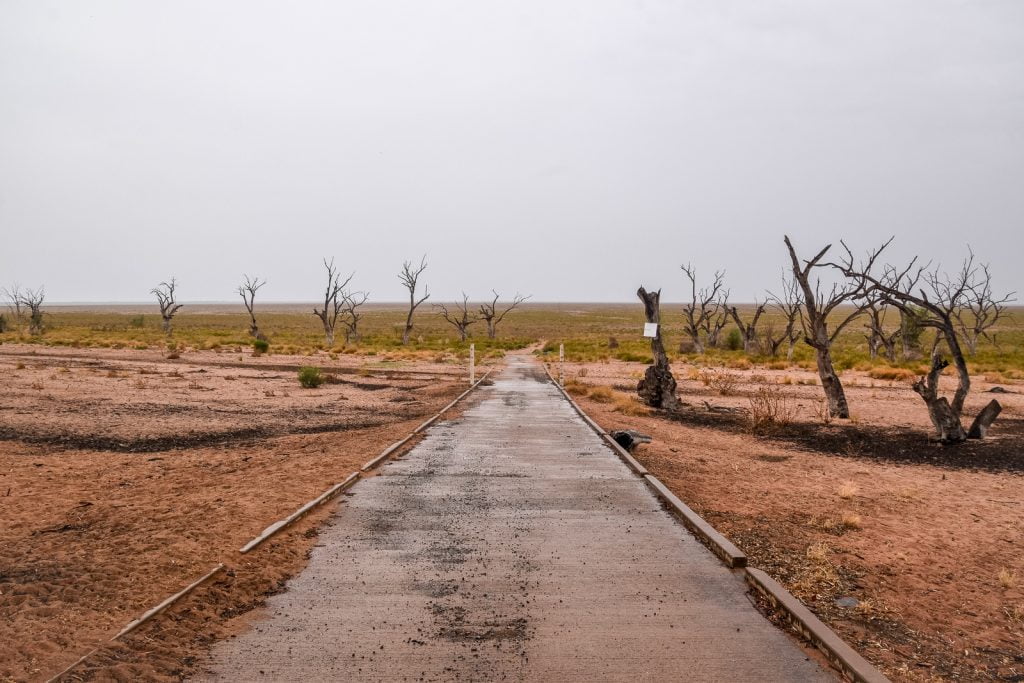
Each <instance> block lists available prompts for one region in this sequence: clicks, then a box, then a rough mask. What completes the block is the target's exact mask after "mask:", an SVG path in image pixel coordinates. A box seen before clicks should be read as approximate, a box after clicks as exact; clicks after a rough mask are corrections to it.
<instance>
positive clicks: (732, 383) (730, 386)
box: [698, 370, 740, 396]
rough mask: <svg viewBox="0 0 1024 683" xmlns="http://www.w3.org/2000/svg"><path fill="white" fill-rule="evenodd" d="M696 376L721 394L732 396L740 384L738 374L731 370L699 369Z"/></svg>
mask: <svg viewBox="0 0 1024 683" xmlns="http://www.w3.org/2000/svg"><path fill="white" fill-rule="evenodd" d="M698 377H699V379H700V381H701V382H702V383H703V384H704V386H706V387H711V388H712V389H714V390H715V391H717V392H718V393H719V394H721V395H722V396H732V395H733V394H735V393H736V388H737V387H738V386H739V384H740V377H739V375H737V374H735V373H732V372H714V371H712V370H701V371H700V374H699V375H698Z"/></svg>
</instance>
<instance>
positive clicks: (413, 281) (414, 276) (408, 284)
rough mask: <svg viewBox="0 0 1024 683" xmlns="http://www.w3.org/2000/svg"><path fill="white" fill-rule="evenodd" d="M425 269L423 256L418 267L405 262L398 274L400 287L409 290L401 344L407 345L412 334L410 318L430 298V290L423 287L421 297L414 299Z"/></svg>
mask: <svg viewBox="0 0 1024 683" xmlns="http://www.w3.org/2000/svg"><path fill="white" fill-rule="evenodd" d="M426 269H427V257H426V256H425V255H424V256H423V258H421V259H420V265H418V266H414V265H413V264H412V261H406V262H405V263H403V264H402V272H400V273H399V274H398V279H399V280H401V281H402V285H403V286H404V287H405V288H406V289H407V290H409V313H408V315H406V316H405V330H404V331H403V332H402V344H403V345H405V344H408V343H409V337H410V335H411V334H412V316H413V314H414V313H415V312H416V309H417V308H419V305H420V304H422V303H423V302H424V301H426V300H427V299H429V298H430V289H429V288H426V287H424V292H423V296H422V297H420V298H419V299H417V298H416V288H417V287H418V286H419V281H420V275H422V274H423V271H424V270H426Z"/></svg>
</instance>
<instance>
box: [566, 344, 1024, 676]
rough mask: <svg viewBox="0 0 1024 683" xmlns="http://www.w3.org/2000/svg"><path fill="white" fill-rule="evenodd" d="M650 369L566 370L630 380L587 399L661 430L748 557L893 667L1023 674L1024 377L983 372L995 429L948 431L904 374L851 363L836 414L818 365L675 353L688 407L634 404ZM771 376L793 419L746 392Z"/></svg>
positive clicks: (684, 494) (645, 450) (686, 481)
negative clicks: (677, 410)
mask: <svg viewBox="0 0 1024 683" xmlns="http://www.w3.org/2000/svg"><path fill="white" fill-rule="evenodd" d="M642 369H643V368H642V366H639V365H637V364H626V363H619V362H611V363H591V364H587V365H582V366H581V365H568V364H567V365H566V367H565V377H566V378H567V379H569V378H574V379H576V381H578V382H581V383H585V384H592V385H605V386H609V387H615V388H616V390H618V391H620V392H621V393H616V394H613V395H612V396H611V397H607V396H601V395H600V394H598V396H597V399H598V400H594V399H592V398H588V397H585V396H578V400H579V402H580V405H581V407H582V408H583V409H584V410H585V411H587V412H588V413H589V414H590V415H592V416H593V417H594V419H595V420H596V421H597V422H599V423H600V424H601V425H602V426H603V427H605V428H606V429H609V430H611V429H624V428H632V429H637V430H638V431H641V432H643V433H646V434H649V435H651V436H652V437H653V439H654V441H653V443H651V444H649V445H644V446H641V447H640V448H639V449H638V450H637V451H636V453H635V455H636V456H637V459H638V460H640V462H642V463H643V464H644V466H646V467H647V468H648V469H649V470H650V471H651V472H652V473H653V474H654V475H655V476H657V477H658V478H660V479H661V480H662V481H664V482H665V483H666V485H668V486H669V487H670V488H672V489H673V490H674V491H675V492H676V493H677V494H678V495H679V496H680V497H681V498H682V499H683V500H685V501H686V502H687V503H688V504H690V505H691V506H692V507H694V508H695V509H696V510H697V511H698V512H699V513H700V514H701V515H703V516H704V517H705V518H706V519H707V520H708V521H710V522H711V523H712V524H714V525H715V526H716V527H717V528H718V529H719V530H720V531H722V532H723V533H724V534H725V535H726V536H728V537H729V538H730V539H731V540H732V541H733V542H735V543H736V544H737V545H738V546H739V547H740V548H742V549H743V550H744V551H745V552H746V553H747V554H748V555H749V559H750V563H751V565H752V566H756V567H760V568H762V569H764V570H765V571H767V572H768V573H769V574H771V575H773V576H774V577H775V578H776V579H779V580H780V581H781V582H782V583H783V584H785V585H786V586H787V587H788V588H789V589H790V590H791V591H792V592H793V593H794V594H796V595H797V596H798V597H799V598H800V599H801V600H803V601H804V602H805V603H806V604H807V605H808V606H809V607H810V608H811V609H812V610H813V611H814V612H815V613H816V614H817V615H818V616H819V617H820V618H822V619H823V620H824V621H825V622H826V623H828V624H829V625H830V626H831V627H832V628H833V629H835V630H836V631H837V632H838V633H839V634H840V636H842V637H843V638H844V639H846V640H847V641H848V642H850V643H851V644H852V645H853V646H854V647H855V648H856V649H857V650H858V651H859V652H861V653H862V654H863V655H864V656H865V657H867V658H868V659H869V660H871V661H872V662H874V663H875V664H877V665H878V666H880V667H881V668H882V669H883V670H884V671H885V672H886V673H887V674H888V675H890V676H891V677H893V678H894V679H896V680H907V681H919V680H929V681H930V680H1016V681H1019V680H1024V554H1022V552H1021V549H1022V548H1024V486H1022V484H1024V477H1022V475H1024V420H1022V416H1024V383H1006V382H1001V384H1002V386H1004V387H1005V388H1006V389H1008V390H1009V391H1011V392H1014V393H1007V394H992V393H987V390H988V389H990V388H991V387H992V386H993V385H992V384H991V383H990V382H986V381H984V379H983V378H980V377H979V378H975V381H974V387H973V392H972V394H971V396H970V398H969V400H968V404H967V410H966V414H967V415H969V416H970V417H973V415H974V414H975V413H976V412H977V410H979V409H980V408H981V406H982V405H984V404H985V403H987V402H988V401H989V400H990V399H992V398H993V397H996V398H998V400H999V401H1000V403H1001V404H1002V405H1003V408H1004V409H1003V414H1002V415H1001V416H1000V418H999V420H998V421H997V422H996V425H995V427H994V428H993V430H992V431H991V433H990V438H989V439H986V440H985V441H983V442H971V443H969V444H967V445H964V446H958V447H943V446H940V445H937V444H933V443H929V440H928V433H929V431H928V430H929V428H930V424H929V422H928V418H927V414H926V412H925V409H924V404H923V403H922V401H921V400H920V398H919V397H918V396H917V395H916V394H914V393H913V391H912V390H911V389H910V386H909V383H907V382H890V381H880V380H872V379H870V378H869V377H867V376H866V375H864V374H863V373H855V372H849V373H845V375H844V381H845V383H846V385H847V388H848V398H849V400H850V405H851V409H852V412H853V416H854V419H853V420H850V421H846V420H837V421H833V422H832V423H831V424H828V425H825V424H823V420H822V419H821V418H820V417H819V415H818V413H819V406H818V403H819V399H820V396H821V389H820V387H818V386H813V385H800V384H796V382H798V381H801V380H803V381H810V380H811V379H812V378H813V377H814V375H813V374H812V373H809V372H805V371H800V370H794V369H791V370H784V371H766V370H761V369H754V370H745V371H736V370H730V371H728V372H732V373H735V374H737V375H739V376H740V379H741V383H740V384H739V385H738V386H737V387H736V388H735V395H731V396H722V395H720V393H719V392H717V391H715V390H714V389H713V388H711V387H708V386H705V384H704V383H703V382H702V381H700V380H699V379H697V372H698V370H697V369H696V368H693V367H690V366H685V365H679V366H676V367H675V368H674V372H675V375H676V377H677V379H679V380H680V382H679V385H680V386H679V394H680V397H681V398H682V399H683V400H684V401H686V403H687V405H686V406H684V409H683V411H682V413H681V415H680V416H679V417H676V418H669V417H666V416H665V415H663V414H652V415H648V416H644V415H628V414H625V413H624V412H622V411H623V410H625V411H626V412H635V411H636V408H637V407H638V404H636V403H635V402H629V399H628V395H629V394H628V393H627V392H630V393H635V391H634V390H635V387H636V381H637V378H638V377H640V372H641V371H642ZM722 371H724V370H718V372H722ZM688 377H691V378H693V379H687V378H688ZM787 378H788V379H787ZM789 381H792V382H794V383H793V384H788V383H786V382H789ZM950 381H951V380H950ZM765 385H773V386H777V387H778V388H779V389H780V390H781V391H782V392H783V395H784V396H786V397H787V403H788V405H789V406H790V407H791V409H792V410H793V411H794V412H795V414H794V420H795V421H794V423H793V424H791V425H789V426H784V427H780V428H777V429H775V430H773V431H772V432H770V433H767V434H761V435H755V434H753V433H752V430H751V428H750V426H749V424H750V422H749V415H748V408H749V406H750V401H749V396H750V395H751V394H752V393H754V392H756V391H757V389H758V388H760V387H763V386H765ZM569 388H570V390H573V387H572V385H571V383H570V387H569ZM574 393H577V394H580V393H581V390H580V389H579V388H576V389H575V390H574ZM705 401H707V404H709V405H710V406H711V409H709V408H708V405H707V404H705V403H704V402H705ZM722 408H725V409H727V410H722ZM730 408H731V409H732V410H728V409H730ZM970 417H969V418H967V419H968V420H969V419H970ZM852 515H856V516H858V517H859V524H857V523H852V522H851V524H848V525H844V524H843V521H842V520H843V518H844V517H847V518H848V519H849V517H850V516H852ZM1001 573H1002V574H1003V578H1002V579H1001V578H1000V574H1001ZM839 597H852V598H856V600H858V601H859V604H858V605H857V606H854V607H840V606H838V605H837V604H836V603H835V600H836V598H839Z"/></svg>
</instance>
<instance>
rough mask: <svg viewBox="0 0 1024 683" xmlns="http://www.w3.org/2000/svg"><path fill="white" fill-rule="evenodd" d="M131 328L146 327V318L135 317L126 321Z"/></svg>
mask: <svg viewBox="0 0 1024 683" xmlns="http://www.w3.org/2000/svg"><path fill="white" fill-rule="evenodd" d="M128 322H129V323H130V324H131V326H132V327H137V328H142V327H145V326H146V316H144V315H137V316H135V317H134V318H132V319H131V320H130V321H128Z"/></svg>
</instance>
